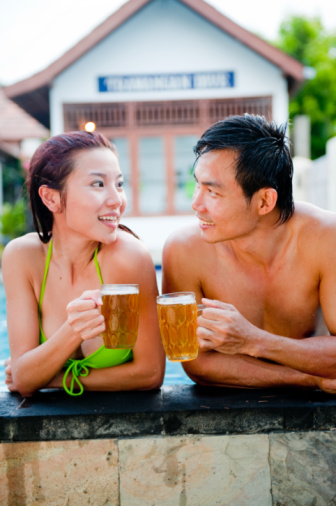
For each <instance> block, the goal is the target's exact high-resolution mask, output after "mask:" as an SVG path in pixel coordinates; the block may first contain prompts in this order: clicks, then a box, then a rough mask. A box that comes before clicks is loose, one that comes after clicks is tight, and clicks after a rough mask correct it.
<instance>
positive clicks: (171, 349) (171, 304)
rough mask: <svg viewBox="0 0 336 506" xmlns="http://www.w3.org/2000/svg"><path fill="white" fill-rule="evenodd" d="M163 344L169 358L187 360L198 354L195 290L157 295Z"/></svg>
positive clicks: (176, 360)
mask: <svg viewBox="0 0 336 506" xmlns="http://www.w3.org/2000/svg"><path fill="white" fill-rule="evenodd" d="M156 300H157V312H158V316H159V325H160V332H161V338H162V344H163V347H164V350H165V352H166V355H167V358H168V360H170V361H171V362H186V361H188V360H194V359H195V358H196V357H197V354H198V342H197V337H196V329H197V311H198V308H197V304H196V297H195V294H194V293H193V292H176V293H167V294H165V295H160V296H159V297H157V299H156Z"/></svg>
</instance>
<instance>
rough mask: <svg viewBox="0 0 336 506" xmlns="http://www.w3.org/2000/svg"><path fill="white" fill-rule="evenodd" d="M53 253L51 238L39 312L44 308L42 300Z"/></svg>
mask: <svg viewBox="0 0 336 506" xmlns="http://www.w3.org/2000/svg"><path fill="white" fill-rule="evenodd" d="M51 253H52V239H51V240H50V244H49V248H48V253H47V258H46V264H45V269H44V276H43V281H42V286H41V293H40V300H39V305H38V308H39V314H41V309H42V301H43V296H44V291H45V287H46V281H47V275H48V270H49V264H50V258H51Z"/></svg>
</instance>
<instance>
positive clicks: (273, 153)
mask: <svg viewBox="0 0 336 506" xmlns="http://www.w3.org/2000/svg"><path fill="white" fill-rule="evenodd" d="M286 128H287V124H286V123H285V124H283V125H279V126H278V125H276V123H275V122H267V121H266V119H265V118H264V117H262V116H255V115H251V114H244V115H243V116H229V117H228V118H226V119H224V120H222V121H218V123H215V124H214V125H213V126H211V127H210V128H208V130H206V132H204V134H203V135H202V137H201V138H200V140H199V141H198V142H197V144H196V146H195V147H194V152H195V154H196V162H195V163H197V160H198V159H199V157H200V156H202V155H203V154H204V153H207V152H209V151H214V150H220V149H230V150H233V151H236V152H237V155H238V156H237V160H236V166H235V170H236V181H237V183H238V184H239V185H240V186H241V188H242V190H243V193H244V195H245V197H246V199H247V200H248V201H251V199H252V196H253V195H254V193H255V192H257V191H258V190H260V189H261V188H265V187H269V188H274V189H275V190H276V191H277V193H278V199H277V207H278V209H279V211H280V215H279V218H278V223H279V224H282V223H285V222H286V221H287V220H289V218H290V217H291V216H292V215H293V212H294V202H293V189H292V178H293V162H292V158H291V155H290V151H289V147H288V138H287V136H286Z"/></svg>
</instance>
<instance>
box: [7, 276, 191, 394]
mask: <svg viewBox="0 0 336 506" xmlns="http://www.w3.org/2000/svg"><path fill="white" fill-rule="evenodd" d="M157 278H158V285H159V287H160V286H161V271H160V270H159V269H157ZM7 357H9V345H8V337H7V321H6V298H5V290H4V286H3V284H2V283H0V391H6V390H7V388H6V385H5V368H4V365H3V364H4V361H5V360H6V358H7ZM163 384H164V385H193V384H194V383H193V381H191V379H189V378H188V376H187V375H186V374H185V372H184V370H183V368H182V365H181V364H180V363H179V362H174V363H173V362H169V361H168V360H167V362H166V373H165V377H164V382H163Z"/></svg>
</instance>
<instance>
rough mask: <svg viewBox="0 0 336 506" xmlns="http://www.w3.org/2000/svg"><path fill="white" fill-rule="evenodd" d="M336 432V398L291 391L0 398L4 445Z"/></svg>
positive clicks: (177, 390)
mask: <svg viewBox="0 0 336 506" xmlns="http://www.w3.org/2000/svg"><path fill="white" fill-rule="evenodd" d="M335 428H336V396H332V395H329V394H326V393H324V392H321V391H318V390H316V391H315V390H314V391H303V390H294V389H281V390H279V389H277V390H269V389H268V390H243V389H226V388H205V387H199V386H196V385H195V386H194V385H192V386H189V385H188V386H187V385H181V386H164V387H162V388H161V389H160V390H155V391H146V392H85V393H84V394H83V395H82V396H80V397H70V396H68V395H67V394H66V393H65V392H63V391H58V390H44V391H41V392H39V393H37V394H35V395H34V396H33V397H31V398H22V397H21V396H20V395H19V394H11V393H7V392H0V439H1V441H2V442H19V441H57V440H69V439H70V440H71V439H77V440H81V439H84V440H85V439H98V438H99V439H101V438H118V437H123V438H125V437H146V436H155V435H164V436H179V435H188V434H195V435H196V434H203V435H220V434H225V435H229V434H232V435H233V434H261V433H264V434H267V433H270V432H273V431H282V432H287V431H300V432H301V431H319V430H334V429H335Z"/></svg>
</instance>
